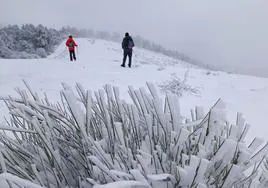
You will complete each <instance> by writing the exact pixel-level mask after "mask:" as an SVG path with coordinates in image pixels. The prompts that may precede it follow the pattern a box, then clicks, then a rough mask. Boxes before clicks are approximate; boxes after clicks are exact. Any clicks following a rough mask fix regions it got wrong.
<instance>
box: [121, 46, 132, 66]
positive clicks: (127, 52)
mask: <svg viewBox="0 0 268 188" xmlns="http://www.w3.org/2000/svg"><path fill="white" fill-rule="evenodd" d="M127 57H128V66H129V67H131V60H132V50H129V49H127V50H124V57H123V64H122V65H123V66H125V63H126V60H127Z"/></svg>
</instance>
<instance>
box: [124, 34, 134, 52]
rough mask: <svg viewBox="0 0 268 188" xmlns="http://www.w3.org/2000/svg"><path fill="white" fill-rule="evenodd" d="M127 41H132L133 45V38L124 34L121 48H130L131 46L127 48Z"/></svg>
mask: <svg viewBox="0 0 268 188" xmlns="http://www.w3.org/2000/svg"><path fill="white" fill-rule="evenodd" d="M129 41H132V44H133V45H132V47H134V46H135V45H134V41H133V39H132V38H131V36H126V37H124V39H123V41H122V48H123V49H124V50H132V48H129V46H128V44H129Z"/></svg>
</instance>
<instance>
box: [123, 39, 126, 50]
mask: <svg viewBox="0 0 268 188" xmlns="http://www.w3.org/2000/svg"><path fill="white" fill-rule="evenodd" d="M125 47H126V38H124V39H123V41H122V48H123V49H124V48H125Z"/></svg>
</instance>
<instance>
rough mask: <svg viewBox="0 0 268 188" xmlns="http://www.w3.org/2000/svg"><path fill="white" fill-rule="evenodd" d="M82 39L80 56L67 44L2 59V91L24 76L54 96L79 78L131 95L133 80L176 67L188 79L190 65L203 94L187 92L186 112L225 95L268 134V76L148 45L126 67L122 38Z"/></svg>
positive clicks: (162, 77)
mask: <svg viewBox="0 0 268 188" xmlns="http://www.w3.org/2000/svg"><path fill="white" fill-rule="evenodd" d="M77 43H78V45H79V48H78V51H77V56H78V60H77V61H76V62H69V57H68V52H67V50H66V49H65V46H64V44H62V45H61V46H60V47H59V48H58V49H57V50H56V51H55V53H54V54H53V55H51V56H50V57H48V58H47V59H35V60H4V59H1V60H0V96H7V95H14V94H15V90H14V88H16V87H24V86H23V82H22V79H24V80H26V81H27V82H28V83H29V84H30V85H31V87H32V88H33V89H34V90H35V91H37V92H40V93H42V92H46V93H47V95H48V97H49V98H50V99H51V100H57V99H59V91H60V90H61V88H62V87H61V83H62V82H65V83H68V84H69V85H72V86H73V85H74V84H75V83H76V82H79V83H81V84H83V86H84V87H85V88H87V89H91V90H96V89H98V88H100V87H102V86H103V85H105V84H107V83H110V84H112V85H116V86H119V87H120V89H121V95H123V97H125V99H126V100H129V98H128V95H127V87H128V86H129V85H133V86H134V87H136V88H137V87H141V86H144V85H145V83H146V81H149V82H153V83H156V84H160V83H162V82H163V81H166V80H170V79H171V74H173V73H175V74H176V75H177V76H178V77H180V78H181V79H183V78H184V74H185V72H187V71H188V75H189V76H188V79H187V84H190V85H191V86H192V87H194V88H197V89H198V90H199V91H200V94H199V95H190V94H186V95H184V96H182V97H181V101H180V103H181V108H182V113H183V114H184V115H185V116H189V115H190V114H189V109H190V108H194V107H195V106H196V105H198V106H204V107H205V108H206V109H208V108H209V107H210V106H212V105H213V104H214V102H216V100H217V99H218V98H222V99H223V100H224V101H226V103H227V106H228V115H230V117H231V118H232V119H233V120H234V121H235V116H236V112H242V113H243V114H244V116H245V118H246V120H247V122H248V123H250V124H252V128H251V129H250V134H249V135H250V137H251V138H252V137H254V136H259V137H262V138H264V139H266V135H267V134H268V128H267V123H268V122H267V119H266V114H268V105H267V104H268V79H265V78H258V77H251V76H242V75H234V74H228V73H224V72H211V71H208V70H204V69H199V68H197V67H194V66H192V65H189V64H187V63H185V62H181V61H178V60H175V59H172V58H169V57H166V56H164V55H161V54H156V53H153V52H150V51H146V50H143V49H135V50H134V55H133V67H132V68H131V69H129V68H122V67H120V64H121V60H122V50H121V48H120V44H117V43H113V42H108V41H102V40H93V39H77ZM4 114H6V109H5V107H4V104H3V103H0V122H1V121H3V115H4ZM251 138H249V139H251Z"/></svg>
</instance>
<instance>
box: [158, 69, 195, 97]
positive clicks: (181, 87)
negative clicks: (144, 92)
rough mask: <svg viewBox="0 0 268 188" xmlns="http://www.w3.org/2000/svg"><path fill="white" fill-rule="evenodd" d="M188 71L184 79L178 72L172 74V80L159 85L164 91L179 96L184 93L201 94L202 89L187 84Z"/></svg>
mask: <svg viewBox="0 0 268 188" xmlns="http://www.w3.org/2000/svg"><path fill="white" fill-rule="evenodd" d="M187 78H188V72H186V73H185V74H184V79H183V80H181V79H180V78H179V77H178V76H177V75H176V73H173V74H171V80H168V81H165V82H163V83H161V84H159V87H160V89H161V91H162V92H164V93H172V94H175V95H177V96H179V97H181V96H182V95H183V94H193V95H199V94H200V91H199V90H198V89H197V88H194V87H192V86H191V85H189V84H187Z"/></svg>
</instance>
